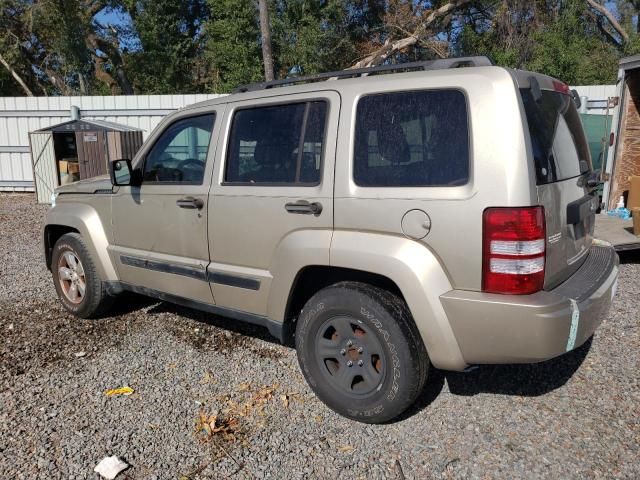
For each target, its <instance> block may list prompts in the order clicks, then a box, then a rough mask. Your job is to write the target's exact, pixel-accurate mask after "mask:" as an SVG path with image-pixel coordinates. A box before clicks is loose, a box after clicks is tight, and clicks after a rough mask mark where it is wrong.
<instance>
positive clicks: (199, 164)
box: [176, 158, 204, 170]
mask: <svg viewBox="0 0 640 480" xmlns="http://www.w3.org/2000/svg"><path fill="white" fill-rule="evenodd" d="M189 165H194V166H195V167H196V168H199V169H201V170H204V162H203V161H202V160H198V159H196V158H187V159H185V160H182V161H181V162H180V163H178V166H177V167H176V168H178V169H179V170H182V169H183V168H184V167H187V166H189Z"/></svg>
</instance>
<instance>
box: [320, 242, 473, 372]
mask: <svg viewBox="0 0 640 480" xmlns="http://www.w3.org/2000/svg"><path fill="white" fill-rule="evenodd" d="M330 263H331V265H332V266H339V267H346V268H352V269H355V270H362V271H366V272H371V273H376V274H379V275H383V276H385V277H387V278H389V279H390V280H392V281H393V282H395V284H396V285H397V286H398V288H399V289H400V291H401V292H402V295H403V296H404V299H405V301H406V302H407V305H408V306H409V309H410V310H411V314H412V315H413V319H414V321H415V323H416V325H417V327H418V330H419V332H420V335H421V337H422V340H423V341H424V344H425V346H426V348H427V352H428V353H429V358H430V360H431V362H432V363H433V365H434V366H436V367H438V368H442V369H446V370H463V369H464V368H466V366H467V365H466V363H465V361H464V358H463V357H462V353H461V351H460V347H459V346H458V342H457V341H456V338H455V335H454V333H453V330H452V328H451V325H450V324H449V320H448V318H447V315H446V313H445V311H444V309H443V307H442V304H441V303H440V296H441V295H443V294H444V293H446V292H448V291H450V290H452V287H451V282H450V281H449V278H448V277H447V274H446V272H445V271H444V269H443V268H442V266H441V265H440V262H439V261H438V259H437V258H436V256H435V255H434V254H433V253H432V252H431V251H430V250H429V249H428V248H427V247H426V246H425V245H423V244H421V243H418V242H416V241H413V240H409V239H407V238H405V237H399V236H393V235H383V234H376V233H368V232H350V231H335V232H334V235H333V240H332V242H331V250H330Z"/></svg>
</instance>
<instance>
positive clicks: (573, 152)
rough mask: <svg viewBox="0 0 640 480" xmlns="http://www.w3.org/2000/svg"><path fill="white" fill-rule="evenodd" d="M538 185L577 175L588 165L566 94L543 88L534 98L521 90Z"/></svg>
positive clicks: (586, 147) (577, 120)
mask: <svg viewBox="0 0 640 480" xmlns="http://www.w3.org/2000/svg"><path fill="white" fill-rule="evenodd" d="M521 95H522V101H523V103H524V109H525V113H526V116H527V124H528V126H529V134H530V136H531V149H532V153H533V159H534V162H535V168H536V180H537V184H538V185H545V184H547V183H553V182H559V181H562V180H567V179H569V178H574V177H578V176H580V175H581V174H583V173H585V172H586V171H589V170H590V169H591V155H590V153H589V144H588V143H587V139H586V137H585V135H584V130H583V128H582V123H581V121H580V116H579V115H578V111H577V110H576V107H575V105H574V103H573V99H572V98H571V97H570V96H569V95H564V94H562V93H559V92H552V91H547V90H543V91H542V98H541V99H540V100H539V101H538V102H536V101H535V100H534V99H533V95H532V94H531V90H529V89H522V90H521Z"/></svg>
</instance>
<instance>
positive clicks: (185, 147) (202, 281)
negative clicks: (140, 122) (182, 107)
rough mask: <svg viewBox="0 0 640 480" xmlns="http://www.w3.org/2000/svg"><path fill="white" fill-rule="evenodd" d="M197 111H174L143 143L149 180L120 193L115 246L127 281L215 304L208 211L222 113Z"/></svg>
mask: <svg viewBox="0 0 640 480" xmlns="http://www.w3.org/2000/svg"><path fill="white" fill-rule="evenodd" d="M196 112H197V113H194V111H193V110H192V111H191V112H184V113H183V114H182V115H180V116H178V117H174V119H172V120H171V121H169V123H167V124H166V125H165V126H164V128H162V127H161V128H160V129H159V130H160V131H159V132H158V133H155V134H154V136H153V138H152V139H150V141H149V142H147V144H146V145H145V146H144V147H143V151H142V152H141V155H140V156H139V157H138V158H137V159H136V165H135V168H141V169H142V175H143V180H142V185H141V186H139V187H120V188H119V190H118V191H117V192H116V193H115V194H114V195H113V232H114V241H113V245H112V246H111V247H109V248H110V253H111V256H112V258H113V260H114V263H115V265H116V266H117V269H118V274H119V276H120V279H121V280H122V281H123V282H125V283H127V284H130V285H133V286H137V287H146V288H148V289H152V290H155V291H159V292H163V293H169V294H172V295H176V296H179V297H182V298H187V299H190V300H195V301H199V302H206V303H213V296H212V293H211V288H210V286H209V283H208V281H207V275H206V272H207V270H206V269H207V264H208V263H209V245H208V240H207V212H208V210H209V203H208V193H209V188H210V185H211V172H212V168H213V158H214V155H215V152H214V150H215V148H214V147H215V141H212V138H213V139H215V138H217V132H218V128H217V124H218V123H219V122H218V118H217V116H218V114H219V113H220V112H219V111H213V110H212V109H211V108H208V109H206V110H204V111H203V110H202V109H201V110H200V111H199V112H198V111H196Z"/></svg>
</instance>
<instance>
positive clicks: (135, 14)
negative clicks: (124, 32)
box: [124, 0, 209, 94]
mask: <svg viewBox="0 0 640 480" xmlns="http://www.w3.org/2000/svg"><path fill="white" fill-rule="evenodd" d="M124 8H125V9H126V12H127V13H128V14H129V15H130V17H131V21H132V25H131V27H130V30H129V32H128V35H129V36H130V37H132V38H133V41H132V43H134V44H137V45H136V46H135V47H136V48H135V49H134V50H132V51H128V52H127V55H126V57H127V59H126V68H127V69H128V70H129V71H131V75H132V77H133V81H134V84H135V85H136V89H137V90H138V91H140V92H144V93H147V94H163V93H176V92H181V93H189V92H196V91H200V90H201V89H202V85H203V83H204V82H205V81H206V78H204V77H203V76H202V75H198V73H199V72H200V68H199V66H200V65H199V62H200V57H201V55H202V54H203V52H204V47H205V42H206V40H205V38H204V28H203V25H205V24H206V23H207V22H208V21H209V7H208V5H207V3H206V1H205V0H185V1H180V2H176V1H174V0H126V2H125V5H124Z"/></svg>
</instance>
